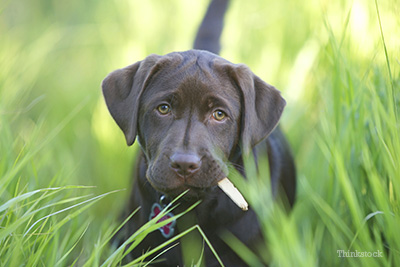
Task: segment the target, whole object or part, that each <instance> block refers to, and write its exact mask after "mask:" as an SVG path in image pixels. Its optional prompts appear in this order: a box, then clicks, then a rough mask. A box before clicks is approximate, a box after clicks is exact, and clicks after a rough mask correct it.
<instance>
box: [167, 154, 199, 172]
mask: <svg viewBox="0 0 400 267" xmlns="http://www.w3.org/2000/svg"><path fill="white" fill-rule="evenodd" d="M200 165H201V159H200V157H199V156H198V155H196V154H191V153H175V154H173V155H172V157H171V163H170V166H171V168H172V169H173V170H174V171H175V172H176V173H177V174H179V175H180V176H189V175H192V174H194V173H195V172H197V171H198V170H199V169H200Z"/></svg>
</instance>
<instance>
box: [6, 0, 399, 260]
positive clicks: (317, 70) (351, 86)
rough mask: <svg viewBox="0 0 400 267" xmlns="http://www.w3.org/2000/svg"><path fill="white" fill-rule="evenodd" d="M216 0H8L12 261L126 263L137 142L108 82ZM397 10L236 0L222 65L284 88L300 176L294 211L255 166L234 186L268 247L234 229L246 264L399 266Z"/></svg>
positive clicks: (169, 41)
mask: <svg viewBox="0 0 400 267" xmlns="http://www.w3.org/2000/svg"><path fill="white" fill-rule="evenodd" d="M207 2H208V1H205V0H203V1H195V2H192V1H184V0H180V1H178V0H176V1H174V0H168V1H156V0H152V1H117V2H109V1H103V2H101V1H100V2H99V1H86V2H82V1H69V2H68V3H67V2H65V3H63V2H60V1H40V0H36V1H14V2H12V1H6V2H4V3H1V4H0V36H1V42H0V265H1V266H21V265H25V266H70V265H74V266H100V265H102V264H104V265H107V266H108V265H111V266H116V265H118V264H120V262H121V259H122V258H123V256H124V251H123V249H125V248H128V247H129V245H128V244H124V247H122V248H120V249H118V248H115V247H112V246H110V242H109V241H110V239H111V237H112V236H113V234H114V233H115V232H116V231H117V230H118V229H119V228H120V227H121V224H122V223H123V222H122V221H123V218H120V217H119V215H120V213H121V211H122V209H123V206H124V204H123V203H126V201H127V195H128V194H129V191H130V186H131V180H130V173H131V168H132V166H133V164H132V162H133V157H134V155H135V154H136V152H137V151H138V147H137V146H136V145H135V146H134V147H133V148H126V146H125V143H124V139H123V136H122V134H121V133H120V132H119V130H118V129H117V126H116V125H115V123H114V122H113V121H112V119H111V118H110V116H109V114H108V112H107V110H106V107H105V105H104V103H103V100H102V96H101V93H100V88H99V85H100V82H101V80H102V79H103V77H105V75H106V74H107V73H108V72H110V71H112V70H113V69H116V68H119V67H122V66H125V65H128V64H130V63H132V62H134V61H137V60H140V59H142V58H144V57H145V56H146V55H148V54H150V53H158V54H165V53H168V52H170V51H174V50H186V49H189V48H190V46H191V42H192V40H193V36H194V34H195V30H196V27H197V25H198V23H199V21H200V20H201V17H202V15H203V11H204V10H205V8H206V5H207ZM399 8H400V5H399V3H398V1H397V0H396V1H391V2H389V1H382V2H381V1H375V2H373V1H366V0H365V1H363V0H357V1H351V2H350V1H339V2H332V1H322V0H319V1H316V0H315V1H311V2H307V4H305V3H304V1H299V0H296V1H290V2H285V1H281V2H279V1H269V0H268V1H263V0H257V1H252V3H251V4H249V3H248V2H247V1H232V4H231V6H230V9H229V12H228V14H227V17H226V26H225V31H224V35H223V38H222V44H223V52H222V56H224V57H226V58H228V59H230V60H231V61H233V62H235V63H239V62H242V63H246V64H248V65H249V66H250V67H251V68H252V70H253V71H254V72H255V73H256V74H257V75H259V76H260V77H262V78H263V79H264V80H266V81H267V82H269V83H271V84H273V85H275V86H276V87H277V88H279V89H280V90H281V91H282V93H283V95H284V97H285V98H286V99H287V102H288V105H287V108H286V111H285V113H284V117H283V119H282V126H283V129H284V131H285V132H286V134H287V136H288V138H289V140H290V143H291V146H292V148H293V154H294V156H295V158H296V162H297V169H298V197H297V202H296V204H295V206H294V208H293V210H292V211H291V212H290V213H287V212H286V211H285V209H284V208H283V207H282V206H283V205H280V204H279V203H275V204H273V201H272V197H271V195H270V193H269V191H268V188H269V184H268V180H266V179H265V178H264V179H261V177H265V176H267V174H268V169H267V168H265V169H264V168H261V169H260V170H259V172H257V171H256V170H255V168H254V166H253V165H252V164H251V162H249V163H248V164H247V171H248V172H249V177H251V179H249V181H247V183H244V182H243V181H242V180H241V179H235V176H233V177H232V179H233V180H235V181H236V183H237V185H238V186H239V187H240V188H241V190H242V191H243V193H244V194H245V196H246V198H247V199H248V200H249V202H250V205H251V206H252V207H253V208H255V210H256V211H257V213H258V215H259V218H260V221H261V224H262V229H263V233H264V235H265V239H266V242H265V246H264V247H262V248H260V250H262V252H263V253H262V255H263V257H261V258H259V257H258V256H256V255H255V254H253V253H251V252H250V251H248V250H247V249H246V248H245V247H243V246H242V245H241V244H240V242H238V241H237V240H236V239H235V237H233V236H231V235H229V233H226V234H225V235H224V238H225V239H226V240H227V242H228V243H229V244H231V245H232V246H233V247H234V248H236V249H238V253H239V254H240V255H241V256H242V257H243V258H244V259H245V260H246V261H247V262H248V263H249V265H250V266H262V265H265V264H266V263H268V264H270V265H272V266H320V265H327V266H337V265H340V266H353V265H355V266H399V265H400V232H399V231H398V226H399V225H400V217H399V194H400V181H399V178H400V170H399V168H400V164H399V163H400V138H399V137H400V136H399V112H400V111H399V101H400V96H399V86H400V77H399V73H400V72H399V69H400V67H399V56H400V54H399V49H398V47H399V45H400V40H399V38H398V36H400V32H399V27H398V25H399V23H400V20H399V18H398V16H397V14H399V13H400V10H399ZM171 14H174V15H173V16H171ZM263 165H265V164H262V166H263ZM252 166H253V167H252ZM236 178H237V177H236ZM121 189H122V190H121ZM124 189H127V190H124ZM132 216H135V214H134V211H132ZM155 224H156V222H155V221H153V222H151V223H149V224H148V225H147V226H146V227H145V228H143V229H142V231H141V232H138V233H136V234H135V235H134V236H132V237H131V238H132V241H134V244H137V242H139V241H138V240H140V239H141V238H143V237H144V236H145V235H146V234H147V233H148V232H149V231H151V230H154V229H155V228H157V226H156V225H155ZM190 230H191V231H196V232H200V233H201V229H199V228H197V227H196V226H193V227H192V228H190ZM135 240H137V241H136V243H135ZM206 245H207V244H206V243H205V246H206ZM162 250H163V249H162V248H160V250H159V251H157V252H154V254H153V255H154V256H156V255H157V254H159V253H160V252H161V251H162ZM340 250H343V251H345V252H355V251H359V252H377V251H380V252H382V257H339V253H338V251H340ZM216 253H218V251H216ZM200 254H201V252H199V253H198V255H200ZM140 262H141V259H137V262H136V263H140ZM191 262H193V263H197V264H200V262H201V260H200V259H199V258H195V259H193V261H191Z"/></svg>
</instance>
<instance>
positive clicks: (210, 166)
mask: <svg viewBox="0 0 400 267" xmlns="http://www.w3.org/2000/svg"><path fill="white" fill-rule="evenodd" d="M102 87H103V93H104V97H105V100H106V103H107V106H108V109H109V111H110V113H111V115H112V117H113V118H114V120H115V121H116V122H117V124H118V125H119V127H120V128H121V130H122V131H123V132H124V134H125V137H126V141H127V144H128V145H132V144H133V142H134V141H135V138H136V135H137V136H138V140H139V143H140V145H141V147H142V150H143V152H144V154H145V156H146V160H147V164H148V169H147V179H148V181H149V182H150V183H151V185H152V186H153V187H154V188H155V189H157V190H159V191H162V192H164V193H166V194H169V195H171V196H175V195H176V194H178V193H181V192H183V191H184V190H186V189H192V190H191V192H194V193H195V194H196V192H200V191H203V190H204V189H207V188H212V187H214V186H215V185H216V184H217V183H218V181H220V180H221V179H222V178H224V177H226V176H227V175H228V162H229V161H230V160H232V159H233V158H236V157H237V156H238V155H240V154H241V153H249V152H250V151H251V149H252V148H253V147H254V146H255V145H256V144H257V143H259V142H260V141H262V140H263V139H265V138H266V137H267V136H268V135H269V133H270V132H271V131H272V130H273V129H274V128H275V126H276V125H277V123H278V121H279V118H280V116H281V114H282V111H283V108H284V106H285V101H284V99H283V98H282V97H281V95H280V92H279V91H278V90H276V89H275V88H274V87H272V86H271V85H268V84H267V83H265V82H263V81H262V80H261V79H260V78H259V77H257V76H256V75H254V74H253V73H252V72H251V71H250V70H249V68H247V67H246V66H245V65H242V64H232V63H230V62H229V61H226V60H225V59H223V58H221V57H219V56H217V55H214V54H212V53H209V52H206V51H199V50H189V51H186V52H175V53H170V54H167V55H165V56H158V55H150V56H149V57H147V58H146V59H144V60H143V61H139V62H137V63H135V64H133V65H130V66H128V67H126V68H123V69H119V70H116V71H114V72H112V73H110V74H109V75H108V76H107V77H106V78H105V79H104V81H103V84H102Z"/></svg>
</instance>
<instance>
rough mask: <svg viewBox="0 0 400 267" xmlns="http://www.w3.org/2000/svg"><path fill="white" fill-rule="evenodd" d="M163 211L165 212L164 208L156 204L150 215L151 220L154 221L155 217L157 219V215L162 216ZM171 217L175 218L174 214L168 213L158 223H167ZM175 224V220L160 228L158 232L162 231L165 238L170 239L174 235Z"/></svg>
mask: <svg viewBox="0 0 400 267" xmlns="http://www.w3.org/2000/svg"><path fill="white" fill-rule="evenodd" d="M162 210H163V208H162V207H161V206H160V204H158V203H154V204H153V206H152V207H151V213H150V217H149V220H151V219H153V218H154V217H157V215H158V214H160V212H161V211H162ZM171 217H174V214H172V213H171V212H168V213H167V214H165V215H164V216H163V217H161V219H159V220H158V221H157V223H159V222H162V221H165V220H166V219H169V218H171ZM175 224H176V221H175V220H173V221H172V222H170V223H168V224H166V225H164V226H162V227H160V228H158V230H160V232H161V234H162V235H163V237H165V238H170V237H171V236H173V235H174V232H175Z"/></svg>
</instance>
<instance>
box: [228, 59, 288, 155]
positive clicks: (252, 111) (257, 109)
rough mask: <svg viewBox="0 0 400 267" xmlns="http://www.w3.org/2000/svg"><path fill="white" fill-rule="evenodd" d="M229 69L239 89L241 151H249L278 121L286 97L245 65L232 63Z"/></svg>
mask: <svg viewBox="0 0 400 267" xmlns="http://www.w3.org/2000/svg"><path fill="white" fill-rule="evenodd" d="M232 71H233V72H231V75H233V76H234V79H235V80H236V83H237V85H238V86H239V87H240V90H241V93H242V121H241V123H242V126H241V128H242V130H241V143H242V151H243V153H245V154H248V153H249V152H250V151H251V149H252V148H253V147H254V146H255V145H257V144H258V143H259V142H261V141H262V140H264V139H265V138H266V137H267V136H268V135H269V134H270V133H271V132H272V131H273V130H274V128H275V127H276V126H277V125H278V122H279V119H280V117H281V115H282V112H283V109H284V107H285V105H286V101H285V100H284V99H283V98H282V96H281V93H280V92H279V91H278V90H277V89H276V88H275V87H273V86H272V85H269V84H267V83H266V82H264V81H263V80H261V79H260V78H259V77H258V76H256V75H255V74H253V72H251V71H250V69H249V68H248V67H246V66H245V65H242V64H239V65H234V67H233V68H232Z"/></svg>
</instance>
